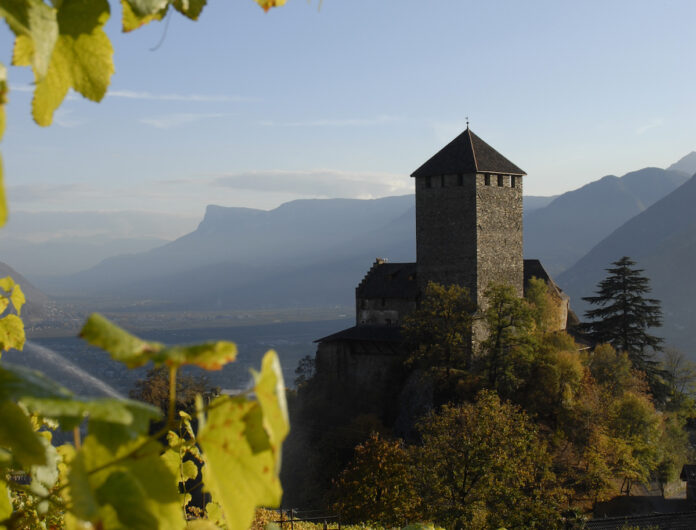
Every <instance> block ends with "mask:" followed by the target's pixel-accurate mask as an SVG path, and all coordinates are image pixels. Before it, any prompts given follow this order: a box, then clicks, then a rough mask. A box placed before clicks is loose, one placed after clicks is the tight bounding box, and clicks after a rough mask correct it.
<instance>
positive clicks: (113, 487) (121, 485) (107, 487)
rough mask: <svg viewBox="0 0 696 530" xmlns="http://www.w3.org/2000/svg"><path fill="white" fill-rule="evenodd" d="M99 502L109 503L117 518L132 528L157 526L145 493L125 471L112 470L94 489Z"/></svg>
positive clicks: (137, 529)
mask: <svg viewBox="0 0 696 530" xmlns="http://www.w3.org/2000/svg"><path fill="white" fill-rule="evenodd" d="M96 494H97V500H98V502H99V504H102V505H103V504H110V505H111V506H113V507H114V509H115V510H116V513H117V514H118V519H119V521H121V523H123V524H124V525H125V526H126V527H127V528H132V529H133V530H151V529H152V528H159V525H158V521H157V516H156V515H155V514H153V513H151V512H150V508H151V506H150V505H148V503H147V493H146V491H145V489H144V488H143V487H142V485H141V484H140V482H139V481H138V480H137V479H136V478H135V477H133V476H132V475H131V474H130V473H128V472H127V471H120V470H119V471H114V472H113V473H111V474H110V475H109V478H107V479H106V481H105V482H104V483H103V484H102V485H101V486H99V488H98V489H97V491H96Z"/></svg>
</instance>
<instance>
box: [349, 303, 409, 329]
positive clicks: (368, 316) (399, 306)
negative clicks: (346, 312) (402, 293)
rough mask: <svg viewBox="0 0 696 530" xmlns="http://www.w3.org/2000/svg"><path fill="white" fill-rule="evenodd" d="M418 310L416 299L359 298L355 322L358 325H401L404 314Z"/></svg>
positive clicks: (356, 305) (356, 304)
mask: <svg viewBox="0 0 696 530" xmlns="http://www.w3.org/2000/svg"><path fill="white" fill-rule="evenodd" d="M415 310H416V301H415V300H407V299H404V298H358V299H357V300H356V301H355V311H356V316H355V323H356V325H358V326H394V327H399V326H400V325H401V323H402V321H403V318H404V316H406V315H408V314H409V313H412V312H413V311H415Z"/></svg>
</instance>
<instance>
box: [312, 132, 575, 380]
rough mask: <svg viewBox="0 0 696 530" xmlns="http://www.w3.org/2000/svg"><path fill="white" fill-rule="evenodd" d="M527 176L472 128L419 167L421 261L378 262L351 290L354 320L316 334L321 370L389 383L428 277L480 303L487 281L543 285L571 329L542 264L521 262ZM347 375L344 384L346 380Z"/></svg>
mask: <svg viewBox="0 0 696 530" xmlns="http://www.w3.org/2000/svg"><path fill="white" fill-rule="evenodd" d="M525 175H526V173H525V172H524V171H523V170H521V169H520V168H519V167H517V166H516V165H515V164H513V163H512V162H510V161H509V160H508V159H507V158H505V157H504V156H503V155H501V154H500V153H499V152H498V151H496V150H495V149H493V148H492V147H491V146H490V145H488V144H487V143H486V142H484V141H483V140H482V139H481V138H479V137H478V136H476V135H475V134H474V133H473V132H472V131H471V130H470V129H469V127H468V126H467V128H466V130H465V131H464V132H462V133H461V134H460V135H459V136H457V137H456V138H455V139H454V140H452V141H451V142H450V143H449V144H447V145H446V146H445V147H443V148H442V149H441V150H440V151H439V152H437V153H436V154H435V155H434V156H432V157H431V158H430V159H429V160H428V161H427V162H425V163H424V164H423V165H422V166H421V167H419V168H418V169H417V170H416V171H414V172H413V174H412V175H411V177H413V178H414V181H415V188H416V262H415V263H389V262H388V261H387V260H384V259H380V258H378V259H377V260H376V261H375V262H374V264H373V265H372V267H371V268H370V270H369V271H368V272H367V274H366V275H365V277H364V278H363V280H362V281H361V282H360V284H359V285H358V286H357V288H356V290H355V302H356V307H355V314H356V323H355V326H353V327H351V328H348V329H345V330H343V331H339V332H338V333H334V334H333V335H330V336H328V337H324V338H321V339H319V340H318V341H316V342H318V348H317V354H316V370H317V373H321V374H322V375H323V376H325V377H326V376H328V377H329V378H338V379H340V380H342V381H344V382H349V383H350V384H353V385H357V386H358V387H365V388H367V387H366V386H365V385H367V386H368V387H369V386H371V385H378V386H384V383H385V381H386V380H387V379H388V378H389V374H390V370H392V368H393V365H394V362H395V359H398V358H399V357H400V354H402V353H403V352H401V349H400V348H401V345H402V342H403V341H402V337H401V332H400V325H401V321H402V319H403V317H404V316H405V315H407V314H408V313H410V312H412V311H414V310H415V309H416V307H417V305H418V301H419V299H420V297H421V296H422V295H423V293H424V292H425V288H426V286H427V285H428V283H429V282H436V283H440V284H443V285H452V284H458V285H461V286H463V287H466V288H467V289H468V290H469V293H470V294H471V297H472V299H473V300H475V301H476V302H477V304H478V307H479V308H485V307H486V300H485V296H484V292H485V290H486V288H487V287H488V285H489V284H490V283H504V284H508V285H511V286H513V287H514V289H515V290H516V291H517V293H518V295H519V296H522V295H523V293H524V288H525V285H526V283H527V281H528V280H529V279H530V278H532V277H537V278H540V279H543V280H545V281H546V283H547V285H548V286H549V292H550V293H551V294H552V296H553V298H554V300H555V302H556V306H557V311H556V316H557V321H556V322H555V327H556V328H557V329H565V328H566V325H567V320H568V316H569V299H568V296H567V295H565V294H564V293H563V292H562V291H561V290H560V289H559V288H558V287H557V286H556V285H555V284H554V283H553V281H552V280H551V278H550V277H549V275H548V274H547V273H546V271H545V270H544V268H543V266H542V265H541V263H540V262H539V261H538V260H525V259H523V250H522V183H523V177H524V176H525ZM346 380H347V381H346Z"/></svg>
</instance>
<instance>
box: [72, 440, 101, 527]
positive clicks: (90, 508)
mask: <svg viewBox="0 0 696 530" xmlns="http://www.w3.org/2000/svg"><path fill="white" fill-rule="evenodd" d="M66 502H67V503H68V504H70V505H71V506H72V509H71V511H72V513H73V514H74V515H75V516H76V517H77V518H78V519H81V520H83V521H91V520H93V519H94V518H95V517H96V516H97V513H98V511H99V505H98V503H97V499H96V497H95V494H94V492H93V491H92V487H91V485H90V483H89V475H88V474H87V465H86V464H85V453H83V452H80V453H78V454H77V455H76V456H75V457H74V458H73V459H72V461H71V462H70V471H69V472H68V489H67V499H66Z"/></svg>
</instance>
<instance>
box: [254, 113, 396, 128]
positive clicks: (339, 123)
mask: <svg viewBox="0 0 696 530" xmlns="http://www.w3.org/2000/svg"><path fill="white" fill-rule="evenodd" d="M399 120H400V118H398V117H396V116H387V115H380V116H376V117H374V118H348V119H341V120H327V119H322V120H306V121H287V122H278V121H270V120H266V121H261V122H259V125H262V126H264V127H364V126H369V125H382V124H385V123H391V122H395V121H399Z"/></svg>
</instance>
